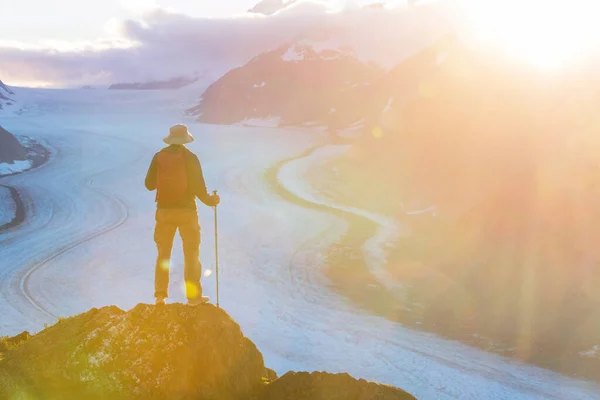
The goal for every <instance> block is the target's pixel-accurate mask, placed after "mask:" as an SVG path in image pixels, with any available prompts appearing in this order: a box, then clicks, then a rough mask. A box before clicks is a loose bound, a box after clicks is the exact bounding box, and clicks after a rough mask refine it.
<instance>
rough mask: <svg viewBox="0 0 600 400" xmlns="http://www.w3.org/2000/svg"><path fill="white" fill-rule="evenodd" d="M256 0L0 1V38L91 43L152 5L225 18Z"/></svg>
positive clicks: (23, 40)
mask: <svg viewBox="0 0 600 400" xmlns="http://www.w3.org/2000/svg"><path fill="white" fill-rule="evenodd" d="M256 2H258V0H215V1H211V0H196V1H190V0H102V1H96V0H91V1H90V0H84V1H82V0H52V1H48V0H16V1H10V0H7V1H2V3H4V4H2V5H1V6H0V8H1V11H0V38H2V39H4V40H11V41H18V42H21V41H22V42H39V41H43V40H49V39H50V40H66V41H69V40H74V39H77V40H95V39H98V38H100V37H103V36H105V35H106V33H107V32H106V30H107V25H109V24H110V21H111V20H113V19H124V18H128V17H132V16H135V14H136V13H139V12H141V11H144V10H146V9H148V8H152V7H155V6H158V7H164V8H172V9H174V10H177V11H179V12H182V13H185V14H188V15H191V16H196V17H200V16H204V17H225V16H230V15H233V14H236V13H242V12H244V11H246V10H247V9H249V8H251V7H252V6H253V5H254V3H256Z"/></svg>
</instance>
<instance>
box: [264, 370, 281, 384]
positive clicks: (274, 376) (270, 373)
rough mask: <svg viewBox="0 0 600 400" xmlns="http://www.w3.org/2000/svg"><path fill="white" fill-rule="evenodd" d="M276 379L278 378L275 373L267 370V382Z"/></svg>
mask: <svg viewBox="0 0 600 400" xmlns="http://www.w3.org/2000/svg"><path fill="white" fill-rule="evenodd" d="M277 378H279V377H278V376H277V372H275V371H273V370H272V369H271V368H267V379H268V380H269V382H273V381H275V380H277Z"/></svg>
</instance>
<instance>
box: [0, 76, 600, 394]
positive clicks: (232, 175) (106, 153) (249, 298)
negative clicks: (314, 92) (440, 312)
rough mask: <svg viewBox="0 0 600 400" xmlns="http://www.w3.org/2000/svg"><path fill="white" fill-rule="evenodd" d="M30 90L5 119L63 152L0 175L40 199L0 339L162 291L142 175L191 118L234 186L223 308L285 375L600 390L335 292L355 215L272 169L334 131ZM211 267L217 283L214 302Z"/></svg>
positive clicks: (1, 273) (207, 242)
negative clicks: (327, 204)
mask: <svg viewBox="0 0 600 400" xmlns="http://www.w3.org/2000/svg"><path fill="white" fill-rule="evenodd" d="M25 92H26V93H25V96H24V97H25V98H26V103H27V104H26V107H27V109H28V110H30V111H29V112H27V113H25V114H23V115H21V116H17V115H10V116H8V117H6V118H3V121H2V124H3V126H5V127H6V129H8V130H12V131H18V132H23V133H24V134H27V135H28V136H30V137H32V138H33V139H35V140H38V141H42V142H45V143H49V145H50V146H51V147H52V150H53V151H52V154H54V155H55V156H54V157H53V158H52V159H51V160H50V161H49V162H48V163H47V164H46V165H45V166H44V167H43V168H38V169H36V170H33V171H31V172H30V173H27V174H18V175H12V176H8V177H3V178H2V179H1V181H0V184H4V185H10V186H13V187H17V188H19V189H20V191H21V194H22V197H23V201H24V203H25V204H27V207H28V210H29V211H30V212H29V213H28V214H27V215H28V218H27V219H26V220H25V222H24V223H23V224H22V225H20V226H19V227H18V228H16V229H11V230H10V231H5V232H0V260H1V261H0V267H1V268H0V310H1V316H0V335H13V334H17V333H19V332H22V331H23V330H29V331H32V332H35V331H38V330H40V329H42V328H43V326H44V324H46V323H48V324H52V323H54V322H56V317H57V316H69V315H74V314H77V313H80V312H83V311H86V310H88V309H90V308H92V307H100V306H104V305H111V304H114V305H117V306H119V307H121V308H123V309H130V308H132V307H133V306H135V305H136V304H137V303H139V302H152V300H153V299H152V295H153V290H152V287H153V278H154V273H153V272H154V271H153V269H154V262H155V256H156V249H155V245H154V242H153V238H152V231H153V228H154V212H155V204H154V201H153V200H154V196H153V194H152V193H149V192H147V191H146V190H145V188H144V187H143V183H142V182H143V177H144V176H145V173H146V171H147V168H148V164H149V163H150V160H151V158H152V155H153V154H154V152H156V151H157V150H159V149H160V148H161V147H162V143H161V138H162V137H164V136H165V131H166V130H168V127H169V126H171V125H172V124H173V123H175V122H180V121H181V122H185V123H187V124H188V125H189V126H190V129H191V131H192V132H193V133H194V136H195V137H196V139H197V140H196V142H194V143H192V144H191V145H190V146H189V147H190V149H191V150H193V151H195V152H196V153H197V154H198V155H199V158H200V160H201V161H202V166H203V169H204V173H205V175H206V180H207V184H208V186H209V189H211V190H212V189H213V188H217V189H219V193H220V195H221V198H222V203H221V205H220V206H219V234H220V237H219V243H220V256H221V259H220V267H221V269H220V282H221V286H220V295H221V299H220V300H221V304H222V306H223V307H224V308H225V309H226V310H227V312H228V313H229V314H230V315H231V316H232V317H233V318H234V319H235V320H236V321H237V322H239V324H240V325H241V328H242V330H243V332H244V334H245V335H246V336H248V337H249V338H250V339H251V340H252V341H254V342H255V343H256V345H257V346H258V348H259V349H260V350H261V352H262V353H263V355H264V357H265V363H266V365H268V366H269V367H271V368H274V369H275V370H276V371H277V372H278V373H280V374H281V373H284V372H286V371H288V370H290V369H294V370H308V371H312V370H328V371H331V372H342V371H346V372H349V373H351V374H352V375H354V376H356V377H359V378H365V379H369V380H376V381H379V382H383V383H388V384H393V385H396V386H399V387H402V388H403V389H405V390H408V391H409V392H411V393H413V394H414V395H416V396H417V397H418V398H419V399H421V400H428V399H432V400H433V399H436V400H437V399H442V400H446V399H461V400H462V399H464V400H470V399H478V400H479V399H486V398H487V399H499V400H503V399H507V400H508V399H518V400H530V399H549V398H550V399H561V398H573V399H581V400H586V399H597V398H598V393H600V387H599V386H598V385H596V384H594V383H591V382H586V381H582V380H576V379H570V378H567V377H564V376H562V375H560V374H557V373H554V372H551V371H547V370H544V369H541V368H536V367H532V366H528V365H522V364H519V363H515V362H514V361H512V360H509V359H505V358H502V357H500V356H497V355H493V354H489V353H486V352H484V351H481V350H478V349H474V348H471V347H468V346H466V345H463V344H460V343H457V342H453V341H449V340H445V339H441V338H439V337H437V336H436V335H434V334H431V333H425V332H418V331H413V330H410V329H407V328H405V327H403V326H402V325H400V324H398V323H395V322H391V321H389V320H387V319H385V318H381V317H377V316H371V315H368V314H366V313H365V312H364V311H362V310H360V309H357V308H356V307H355V306H354V305H353V304H351V303H349V302H348V301H347V300H346V299H345V298H343V297H341V296H340V295H339V294H337V293H336V292H334V291H332V290H331V289H330V286H331V282H329V281H328V280H327V278H326V277H325V275H324V273H323V271H322V269H323V268H325V265H324V261H323V254H325V253H326V251H327V249H328V246H329V245H330V244H331V243H334V242H336V241H337V240H338V239H339V237H340V236H341V235H343V234H344V232H345V230H346V228H347V223H346V221H345V220H343V219H340V218H339V217H336V216H333V215H330V214H328V213H324V212H320V211H316V210H313V209H311V208H305V207H301V206H298V205H294V204H291V203H289V202H287V201H286V200H284V199H283V198H281V197H280V196H279V195H277V194H276V193H274V192H273V190H272V187H271V186H270V184H269V183H268V182H267V181H266V180H265V178H264V173H265V171H266V170H267V169H269V168H271V167H272V166H273V165H275V164H276V163H278V162H280V161H281V160H284V159H290V158H293V157H297V156H298V155H299V154H303V153H304V152H306V151H307V150H308V149H310V148H313V147H315V146H320V145H322V140H323V139H322V138H323V135H322V132H320V131H317V132H315V131H313V130H312V129H300V128H289V129H278V128H274V129H264V128H261V127H257V128H250V127H240V126H214V125H202V124H199V123H196V122H194V120H193V119H192V118H187V117H182V115H183V110H185V108H186V105H188V104H191V103H193V101H194V99H196V97H197V91H196V90H188V89H185V88H184V89H180V90H175V91H173V92H161V93H135V92H129V93H125V92H123V93H119V94H115V93H114V92H113V93H107V92H108V91H105V90H94V91H91V90H90V91H84V90H79V91H68V90H67V91H54V90H44V91H42V90H25ZM20 94H21V92H20ZM342 153H343V148H337V149H336V148H333V149H332V148H325V150H322V151H321V152H316V153H313V156H312V158H311V157H309V158H308V159H300V160H298V162H290V163H288V164H286V166H285V167H284V169H282V171H281V172H280V174H279V177H280V179H282V181H285V182H287V183H286V185H287V187H288V189H294V190H295V192H296V193H297V194H298V195H302V196H303V197H305V198H307V197H308V198H312V199H313V200H315V201H322V199H320V197H319V194H318V193H315V192H314V191H313V190H312V189H311V187H310V185H305V184H304V183H303V182H302V181H300V180H299V177H300V176H302V173H303V170H304V169H305V168H307V165H308V164H309V163H310V162H317V161H319V160H318V159H319V158H325V159H326V158H327V157H334V156H339V154H342ZM290 180H291V181H290ZM302 192H304V193H302ZM332 206H334V205H333V204H332ZM351 211H352V212H360V213H363V214H365V215H368V216H369V217H371V218H372V219H373V220H375V221H378V222H380V225H381V226H385V223H386V222H387V221H386V220H385V219H381V217H379V216H377V215H372V214H368V213H365V212H364V211H361V210H358V209H354V210H351ZM198 212H199V216H200V221H201V224H202V225H203V232H204V236H203V241H202V252H201V254H202V256H201V257H202V262H203V265H204V269H205V270H213V269H214V258H213V257H214V252H213V246H214V236H213V232H212V224H213V219H212V217H213V212H212V210H211V209H210V208H208V207H200V208H199V210H198ZM389 234H390V233H389V232H385V231H382V232H381V233H380V234H378V237H377V238H375V239H373V242H372V243H371V244H370V247H371V248H375V247H377V246H382V243H383V242H384V240H383V239H384V238H385V237H388V235H389ZM174 249H175V250H174V256H173V262H172V276H171V278H172V281H171V284H172V286H171V288H172V293H171V295H172V297H171V298H170V301H177V302H183V301H185V295H184V293H183V290H182V288H183V277H182V275H183V271H182V262H183V257H182V254H181V243H180V241H179V240H178V241H177V242H176V246H175V247H174ZM365 251H369V250H368V249H366V250H365ZM375 253H376V252H374V253H372V254H371V255H370V257H372V258H373V259H374V260H376V259H377V256H378V255H377V254H375ZM213 277H214V274H213V275H211V276H210V278H209V279H204V280H203V287H204V291H205V293H206V294H207V295H209V296H212V297H213V299H214V296H215V281H214V278H213ZM100 356H101V355H100Z"/></svg>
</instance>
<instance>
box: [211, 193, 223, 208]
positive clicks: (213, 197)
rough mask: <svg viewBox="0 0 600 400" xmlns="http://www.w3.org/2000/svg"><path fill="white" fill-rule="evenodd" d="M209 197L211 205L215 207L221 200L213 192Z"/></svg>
mask: <svg viewBox="0 0 600 400" xmlns="http://www.w3.org/2000/svg"><path fill="white" fill-rule="evenodd" d="M210 198H211V200H212V205H213V207H216V206H217V205H219V203H220V202H221V197H219V195H218V194H213V195H211V196H210Z"/></svg>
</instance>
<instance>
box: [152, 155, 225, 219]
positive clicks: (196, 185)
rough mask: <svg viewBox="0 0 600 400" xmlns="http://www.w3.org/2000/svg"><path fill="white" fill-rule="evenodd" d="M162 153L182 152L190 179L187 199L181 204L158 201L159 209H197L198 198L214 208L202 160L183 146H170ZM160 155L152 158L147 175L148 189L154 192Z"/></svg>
mask: <svg viewBox="0 0 600 400" xmlns="http://www.w3.org/2000/svg"><path fill="white" fill-rule="evenodd" d="M162 151H182V152H183V153H184V156H185V165H186V170H187V177H188V188H189V189H188V195H187V196H186V199H185V200H184V201H182V202H181V203H179V204H174V205H173V204H169V205H165V204H161V202H160V200H159V201H158V204H157V207H158V208H189V209H194V210H195V209H196V197H197V198H199V199H200V201H202V202H203V203H204V204H206V205H207V206H209V207H212V206H214V201H213V199H212V197H211V196H210V195H209V194H208V191H207V190H206V183H205V181H204V175H203V174H202V167H201V166H200V160H198V157H197V156H196V155H195V154H194V153H192V152H191V151H190V150H188V149H187V147H185V146H181V145H170V146H168V147H166V148H164V149H163V150H162ZM157 155H158V153H157V154H155V155H154V157H153V158H152V163H151V164H150V168H149V169H148V174H147V175H146V189H148V190H150V191H152V190H155V189H156V178H157V174H158V163H157V161H156V157H157Z"/></svg>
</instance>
